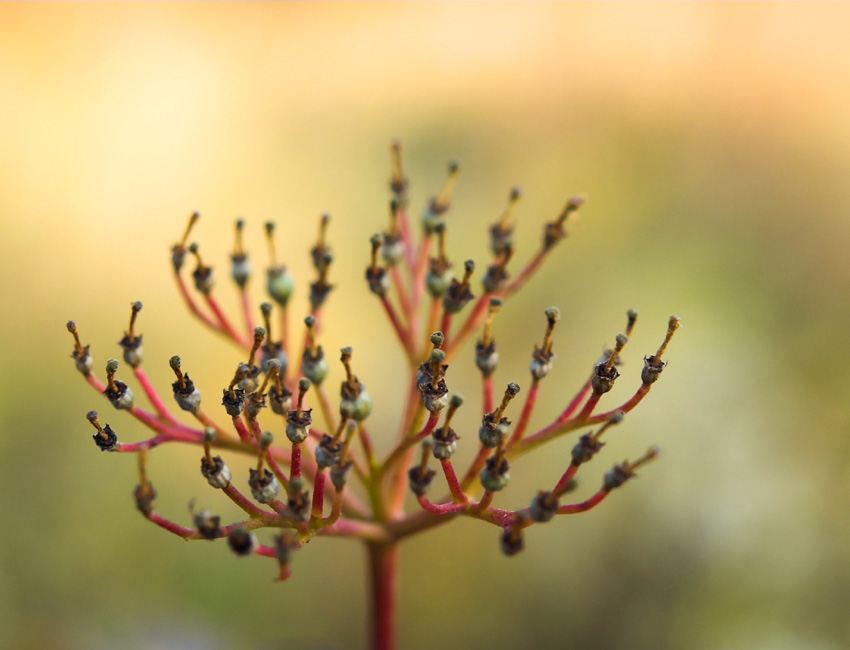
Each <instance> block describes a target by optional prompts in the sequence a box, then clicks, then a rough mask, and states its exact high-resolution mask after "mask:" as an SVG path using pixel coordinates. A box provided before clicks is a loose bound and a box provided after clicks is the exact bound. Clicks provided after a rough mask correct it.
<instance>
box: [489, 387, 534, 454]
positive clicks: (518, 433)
mask: <svg viewBox="0 0 850 650" xmlns="http://www.w3.org/2000/svg"><path fill="white" fill-rule="evenodd" d="M539 388H540V383H539V382H538V381H537V380H534V383H533V384H531V388H530V389H529V390H528V393H526V396H525V404H523V406H522V413H520V416H519V420H518V421H517V423H516V426H515V427H514V432H513V433H512V434H511V437H510V439H509V440H508V444H507V446H508V447H510V446H511V445H513V444H516V443H517V442H519V441H520V440H522V435H523V434H524V433H525V430H526V428H528V421H529V419H530V418H531V412H532V411H533V410H534V404H535V403H536V402H537V391H538V389H539ZM488 413H489V411H488Z"/></svg>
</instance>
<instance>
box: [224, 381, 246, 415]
mask: <svg viewBox="0 0 850 650" xmlns="http://www.w3.org/2000/svg"><path fill="white" fill-rule="evenodd" d="M221 405H222V406H224V410H225V411H227V414H228V415H229V416H231V417H234V418H235V417H238V416H239V415H241V414H242V409H243V408H244V406H245V391H244V390H242V389H240V388H234V389H233V391H232V392H231V391H230V390H228V389H227V388H225V389H224V394H223V396H222V398H221Z"/></svg>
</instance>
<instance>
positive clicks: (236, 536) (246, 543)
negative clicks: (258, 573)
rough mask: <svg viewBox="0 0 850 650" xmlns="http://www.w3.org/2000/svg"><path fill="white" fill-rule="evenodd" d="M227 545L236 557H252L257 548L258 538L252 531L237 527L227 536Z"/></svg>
mask: <svg viewBox="0 0 850 650" xmlns="http://www.w3.org/2000/svg"><path fill="white" fill-rule="evenodd" d="M227 543H228V545H229V546H230V549H231V550H232V551H233V552H234V553H236V555H251V553H253V552H254V548H256V546H257V538H256V537H254V533H252V532H251V531H248V530H245V529H244V528H242V527H241V526H237V527H236V528H234V529H233V530H231V531H230V534H229V535H228V536H227Z"/></svg>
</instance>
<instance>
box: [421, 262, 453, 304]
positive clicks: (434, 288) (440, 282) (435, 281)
mask: <svg viewBox="0 0 850 650" xmlns="http://www.w3.org/2000/svg"><path fill="white" fill-rule="evenodd" d="M454 277H455V276H454V273H453V272H452V270H451V269H450V268H449V269H445V270H444V271H441V270H436V269H433V268H429V269H428V273H427V275H426V276H425V287H426V288H427V289H428V293H429V294H431V297H432V298H440V297H441V296H442V295H443V294H444V293H445V292H446V290H447V289H448V288H449V286H450V285H451V283H452V280H453V279H454Z"/></svg>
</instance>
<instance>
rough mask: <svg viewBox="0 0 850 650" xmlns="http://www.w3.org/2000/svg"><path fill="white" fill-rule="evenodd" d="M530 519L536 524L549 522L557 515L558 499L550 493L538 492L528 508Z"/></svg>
mask: <svg viewBox="0 0 850 650" xmlns="http://www.w3.org/2000/svg"><path fill="white" fill-rule="evenodd" d="M528 512H529V514H530V515H531V519H532V520H533V521H536V522H545V521H550V520H551V519H552V518H553V517H554V516H555V515H556V514H558V499H556V498H555V497H554V496H553V495H552V493H551V492H544V491H542V490H541V491H540V492H538V493H537V495H536V496H535V497H534V498H533V499H532V500H531V504H530V505H529V506H528Z"/></svg>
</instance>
